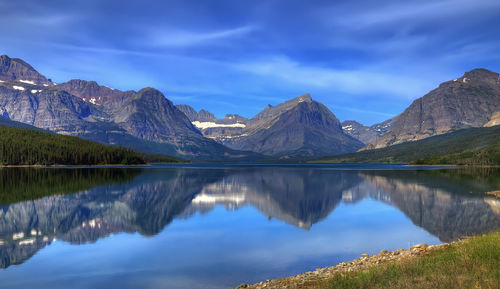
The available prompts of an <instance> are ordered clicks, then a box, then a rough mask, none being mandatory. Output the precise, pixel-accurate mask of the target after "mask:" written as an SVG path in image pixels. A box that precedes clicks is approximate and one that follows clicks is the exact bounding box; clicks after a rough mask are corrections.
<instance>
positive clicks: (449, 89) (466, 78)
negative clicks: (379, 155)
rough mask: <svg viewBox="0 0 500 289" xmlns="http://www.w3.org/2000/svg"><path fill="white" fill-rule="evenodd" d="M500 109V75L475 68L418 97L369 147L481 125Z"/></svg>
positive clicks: (378, 146) (413, 139)
mask: <svg viewBox="0 0 500 289" xmlns="http://www.w3.org/2000/svg"><path fill="white" fill-rule="evenodd" d="M499 111H500V75H499V74H498V73H495V72H492V71H489V70H486V69H475V70H472V71H469V72H467V73H465V74H464V75H463V76H462V77H460V78H457V79H454V80H451V81H447V82H445V83H442V84H441V85H439V87H438V88H436V89H434V90H433V91H431V92H429V93H428V94H426V95H425V96H423V97H421V98H419V99H417V100H415V101H414V102H413V103H412V104H411V105H410V106H409V107H408V108H407V109H406V110H405V111H404V112H403V113H402V114H401V115H400V117H399V118H398V120H397V121H396V122H395V123H394V125H393V127H392V128H391V129H390V130H389V131H388V132H387V133H385V134H384V135H383V136H382V137H381V138H380V139H378V140H377V141H375V142H374V143H373V144H372V145H369V146H367V147H366V148H365V149H373V148H381V147H386V146H390V145H394V144H398V143H403V142H407V141H415V140H419V139H423V138H427V137H430V136H434V135H438V134H443V133H446V132H450V131H453V130H458V129H464V128H470V127H481V126H484V125H485V124H486V123H488V122H489V121H491V120H492V119H494V118H495V113H498V112H499Z"/></svg>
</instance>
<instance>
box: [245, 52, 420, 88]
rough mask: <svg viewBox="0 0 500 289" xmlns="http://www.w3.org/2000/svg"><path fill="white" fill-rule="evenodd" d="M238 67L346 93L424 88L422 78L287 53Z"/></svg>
mask: <svg viewBox="0 0 500 289" xmlns="http://www.w3.org/2000/svg"><path fill="white" fill-rule="evenodd" d="M235 67H236V68H237V69H240V70H243V71H246V72H250V73H254V74H257V75H260V76H265V77H271V78H274V79H278V80H281V81H285V82H287V83H288V85H295V86H297V85H299V84H300V85H302V86H307V87H313V88H323V89H325V88H326V89H331V90H336V91H340V92H344V93H347V94H366V93H387V94H391V95H398V96H401V95H403V96H407V97H408V98H411V97H414V96H415V95H418V93H419V92H421V91H422V89H423V88H424V87H425V85H424V83H423V80H422V79H415V78H411V77H406V76H402V75H397V74H389V73H384V72H382V71H373V70H364V69H354V70H339V69H333V68H325V67H317V66H310V65H304V64H301V63H299V62H296V61H293V60H291V59H289V58H287V57H284V56H278V57H273V58H270V59H267V60H261V61H253V62H245V63H240V64H237V65H235Z"/></svg>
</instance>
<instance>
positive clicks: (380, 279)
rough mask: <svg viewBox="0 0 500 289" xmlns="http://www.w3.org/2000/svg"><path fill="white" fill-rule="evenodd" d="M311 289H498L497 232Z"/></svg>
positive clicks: (499, 253)
mask: <svg viewBox="0 0 500 289" xmlns="http://www.w3.org/2000/svg"><path fill="white" fill-rule="evenodd" d="M312 288H324V289H334V288H484V289H486V288H488V289H490V288H491V289H493V288H500V232H496V233H490V234H487V235H483V236H478V237H474V238H471V239H469V240H466V241H464V242H460V243H455V244H452V245H451V246H449V247H446V248H443V249H440V250H435V251H431V252H430V253H429V254H427V255H424V256H421V257H416V258H412V259H406V260H401V261H398V262H396V263H391V264H383V265H379V266H375V267H372V268H370V269H368V270H366V271H360V272H349V273H344V274H336V275H335V276H334V277H333V278H332V279H330V280H328V281H326V282H323V283H321V284H317V286H312Z"/></svg>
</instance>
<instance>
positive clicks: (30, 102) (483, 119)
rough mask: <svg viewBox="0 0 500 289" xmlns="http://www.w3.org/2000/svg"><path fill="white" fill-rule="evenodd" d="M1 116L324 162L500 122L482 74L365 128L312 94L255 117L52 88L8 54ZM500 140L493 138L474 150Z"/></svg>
mask: <svg viewBox="0 0 500 289" xmlns="http://www.w3.org/2000/svg"><path fill="white" fill-rule="evenodd" d="M0 117H1V118H2V119H3V120H4V121H10V122H16V123H19V126H21V124H24V125H28V127H29V128H34V129H36V128H38V129H42V130H47V131H51V132H53V133H57V134H62V135H71V136H77V137H80V138H84V139H87V140H91V141H94V142H98V143H101V144H108V145H115V146H116V145H119V146H124V147H127V148H131V149H133V150H135V151H139V152H146V153H150V154H162V155H171V156H175V157H178V158H182V159H189V160H224V161H257V160H307V159H318V158H323V159H325V158H326V159H328V158H327V157H328V156H335V155H341V154H348V153H351V154H352V153H355V152H357V151H367V150H368V151H369V150H373V149H382V148H386V151H387V148H390V147H392V146H394V145H400V144H404V143H411V142H415V141H420V140H423V139H427V138H430V137H434V136H438V135H447V134H450V133H454V132H456V131H460V130H467V129H471V128H483V127H493V126H496V125H499V124H500V75H499V74H498V73H496V72H492V71H489V70H486V69H474V70H472V71H469V72H466V73H465V74H464V75H463V76H461V77H459V78H457V79H453V80H449V81H446V82H444V83H442V84H440V85H439V87H437V88H436V89H434V90H432V91H431V92H429V93H428V94H426V95H425V96H423V97H421V98H418V99H416V100H415V101H414V102H413V103H412V104H411V105H410V106H409V107H408V108H407V109H406V110H404V111H403V112H402V113H400V114H398V115H396V116H394V117H392V118H390V119H388V120H386V121H384V122H382V123H379V124H375V125H372V126H369V127H368V126H364V125H363V124H360V123H358V122H356V121H355V120H346V121H343V122H341V121H340V120H339V119H338V118H337V117H336V116H335V115H334V113H333V112H332V111H330V109H329V108H327V107H326V106H325V105H323V104H321V103H319V102H317V101H315V100H314V98H313V97H312V96H311V95H309V94H303V95H300V96H298V97H295V98H292V99H290V100H288V101H286V102H283V103H281V104H277V105H268V106H267V107H265V108H264V109H263V110H262V111H261V112H260V113H258V114H257V115H255V116H253V117H252V118H245V117H243V116H240V115H238V114H235V113H234V112H232V114H227V115H226V116H225V118H223V119H218V118H216V117H215V116H214V115H213V114H212V113H210V112H209V111H206V110H200V111H196V110H195V109H193V108H192V107H190V106H188V105H183V104H174V103H173V102H172V101H170V100H168V99H167V98H166V97H165V95H163V93H161V92H160V91H159V90H157V89H154V88H151V87H146V88H142V89H140V90H139V91H133V90H129V91H120V90H116V89H112V88H109V87H106V86H102V85H99V84H98V83H96V82H95V81H86V80H79V79H73V80H69V81H67V82H64V83H54V82H53V81H52V80H50V79H49V78H47V77H46V76H44V75H42V74H40V73H39V72H38V71H37V70H36V69H35V68H33V67H32V66H31V65H29V64H28V63H27V62H25V61H23V60H21V59H18V58H10V57H9V56H7V55H2V56H0ZM475 133H477V131H475ZM497 142H498V139H497V138H492V140H491V143H487V144H482V145H481V146H477V147H476V146H473V147H471V148H468V149H471V150H475V149H482V148H484V147H485V146H488V145H494V144H495V143H497ZM453 152H454V153H456V151H453ZM459 152H460V151H458V153H459ZM365 155H366V154H365ZM430 156H432V155H430ZM354 159H355V158H354ZM354 159H352V158H351V160H354ZM384 160H385V161H390V160H391V158H390V157H389V158H386V159H384ZM363 161H370V159H363ZM407 161H408V160H407ZM409 161H411V160H409Z"/></svg>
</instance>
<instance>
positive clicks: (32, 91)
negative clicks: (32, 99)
mask: <svg viewBox="0 0 500 289" xmlns="http://www.w3.org/2000/svg"><path fill="white" fill-rule="evenodd" d="M37 92H42V90H41V89H39V90H36V89H32V90H31V93H37Z"/></svg>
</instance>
